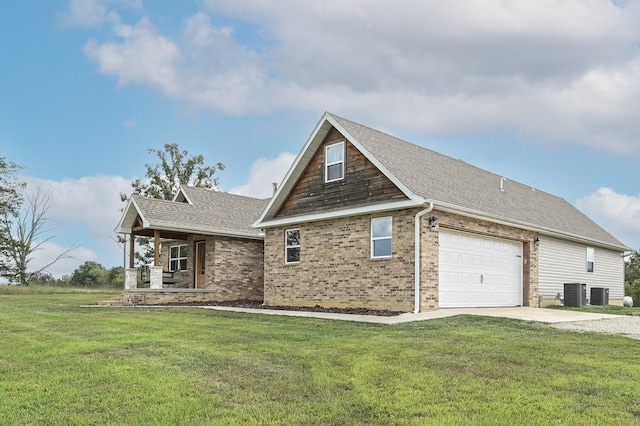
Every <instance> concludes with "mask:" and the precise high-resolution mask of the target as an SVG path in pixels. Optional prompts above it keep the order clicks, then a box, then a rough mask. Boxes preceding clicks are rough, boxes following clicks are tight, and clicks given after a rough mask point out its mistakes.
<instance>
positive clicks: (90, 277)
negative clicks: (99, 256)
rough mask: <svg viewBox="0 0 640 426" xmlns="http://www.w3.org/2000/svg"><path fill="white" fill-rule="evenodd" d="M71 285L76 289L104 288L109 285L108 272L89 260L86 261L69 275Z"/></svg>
mask: <svg viewBox="0 0 640 426" xmlns="http://www.w3.org/2000/svg"><path fill="white" fill-rule="evenodd" d="M71 284H72V285H74V286H76V287H106V286H107V285H109V271H108V270H107V269H106V268H105V267H104V266H102V265H101V264H99V263H98V262H94V261H91V260H87V261H86V262H84V263H83V264H82V265H80V266H78V268H77V269H76V270H75V271H73V273H72V274H71Z"/></svg>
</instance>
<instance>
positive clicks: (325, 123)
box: [252, 112, 425, 228]
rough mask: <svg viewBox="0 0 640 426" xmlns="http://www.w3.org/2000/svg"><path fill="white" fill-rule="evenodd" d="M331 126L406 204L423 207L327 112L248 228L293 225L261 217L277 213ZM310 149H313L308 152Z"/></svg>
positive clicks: (420, 198)
mask: <svg viewBox="0 0 640 426" xmlns="http://www.w3.org/2000/svg"><path fill="white" fill-rule="evenodd" d="M332 126H333V127H334V128H335V129H336V130H337V131H338V132H340V133H341V134H342V136H344V138H345V139H346V141H348V142H350V143H351V144H352V145H353V146H354V147H355V148H356V149H357V150H358V151H360V153H361V154H362V155H364V156H365V158H367V159H368V160H369V161H370V162H371V163H372V164H373V165H374V166H375V167H377V168H378V170H380V172H381V173H382V174H384V175H385V176H386V177H387V179H389V180H390V181H391V182H392V183H393V184H394V185H396V186H397V187H398V189H400V191H402V193H403V194H404V195H405V196H406V197H407V198H409V200H411V202H412V204H411V205H410V206H411V207H413V206H416V205H422V204H424V202H425V200H424V198H423V197H420V196H418V195H416V194H414V193H413V192H411V191H410V190H409V188H407V187H406V186H405V185H404V184H403V183H402V182H400V180H399V179H398V178H396V177H395V176H394V175H393V174H392V173H391V172H390V171H389V170H387V168H386V167H384V166H383V165H382V164H381V163H380V162H379V161H378V160H377V159H376V158H375V157H374V156H373V155H372V154H371V153H370V152H369V151H367V150H366V149H364V147H363V146H362V145H361V144H360V143H359V142H358V141H357V140H356V139H355V138H354V137H353V136H351V134H349V132H347V130H346V129H345V128H344V127H342V126H341V125H340V124H339V123H338V122H337V121H336V120H335V119H334V118H333V117H332V116H331V114H329V113H328V112H325V113H324V115H323V116H322V118H321V119H320V121H319V122H318V124H317V125H316V127H315V128H314V130H313V132H312V133H311V136H310V137H309V139H307V142H306V143H305V145H304V147H303V148H302V150H301V151H300V153H299V154H298V156H297V157H296V159H295V161H294V162H293V164H292V165H291V168H289V171H288V172H287V174H286V175H285V177H284V179H283V180H282V183H281V184H280V185H279V186H278V189H277V191H276V193H275V194H274V196H273V198H272V199H271V201H269V204H268V205H267V207H266V208H265V209H264V210H263V212H262V214H261V215H260V217H259V218H258V220H256V221H255V222H254V223H253V225H252V226H253V227H254V228H265V227H269V226H274V225H273V224H274V223H279V222H280V220H284V221H285V222H283V223H293V222H288V221H287V219H275V220H274V219H269V220H265V218H266V217H269V216H273V215H275V214H276V213H277V209H278V208H280V207H281V206H282V205H283V203H284V202H285V201H286V197H287V196H288V194H289V192H290V191H291V190H292V189H293V186H294V185H295V184H296V182H297V181H298V178H299V177H300V175H302V173H303V172H304V170H305V168H306V166H307V165H308V164H309V162H310V161H311V160H312V159H313V157H314V154H315V151H316V150H317V148H318V147H319V146H320V145H321V144H322V141H323V139H324V136H326V134H327V133H328V132H329V130H330V129H331V127H332ZM312 147H313V148H314V149H311V148H312ZM345 156H346V144H345ZM350 210H351V209H350ZM374 211H376V210H374ZM351 214H352V213H347V214H340V215H338V216H327V218H329V217H341V216H349V215H351ZM304 217H305V218H306V217H315V215H308V216H306V215H305V216H304ZM321 218H322V214H321ZM321 218H320V219H321ZM320 219H314V220H320ZM305 220H306V219H305Z"/></svg>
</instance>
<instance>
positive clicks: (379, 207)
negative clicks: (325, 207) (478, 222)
mask: <svg viewBox="0 0 640 426" xmlns="http://www.w3.org/2000/svg"><path fill="white" fill-rule="evenodd" d="M423 204H424V202H423V201H422V200H418V201H416V200H406V201H396V202H393V203H386V204H375V205H371V206H363V207H353V208H350V209H344V210H336V211H330V212H324V213H315V214H308V215H301V216H289V217H282V218H278V219H273V220H268V221H266V222H262V223H256V224H254V227H255V226H259V227H260V228H263V229H264V228H272V227H274V226H282V225H289V224H292V223H305V222H314V221H317V220H326V219H335V218H339V217H346V216H356V215H361V214H370V213H380V212H386V211H390V210H398V209H405V208H411V207H419V206H421V205H423Z"/></svg>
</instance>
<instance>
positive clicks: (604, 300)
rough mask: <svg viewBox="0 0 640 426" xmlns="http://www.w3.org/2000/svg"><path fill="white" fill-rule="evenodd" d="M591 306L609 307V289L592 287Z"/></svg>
mask: <svg viewBox="0 0 640 426" xmlns="http://www.w3.org/2000/svg"><path fill="white" fill-rule="evenodd" d="M589 303H590V304H591V305H594V306H595V305H598V306H607V305H608V304H609V289H608V288H603V287H591V297H590V299H589Z"/></svg>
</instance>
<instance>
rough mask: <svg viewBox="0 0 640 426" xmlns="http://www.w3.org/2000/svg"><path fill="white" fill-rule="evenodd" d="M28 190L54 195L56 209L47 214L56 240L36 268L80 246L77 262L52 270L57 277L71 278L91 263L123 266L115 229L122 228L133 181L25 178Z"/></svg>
mask: <svg viewBox="0 0 640 426" xmlns="http://www.w3.org/2000/svg"><path fill="white" fill-rule="evenodd" d="M22 179H23V180H24V181H25V182H27V188H29V187H36V186H39V187H41V188H42V189H43V190H48V191H50V193H51V198H52V204H53V206H52V207H51V209H50V210H49V212H48V214H47V218H48V226H47V229H50V230H51V231H50V232H47V233H46V234H45V235H43V236H42V237H43V238H47V237H52V238H51V240H50V241H49V242H47V243H46V244H45V245H44V246H43V250H40V251H39V252H37V253H36V257H35V259H34V265H42V264H46V262H47V261H50V260H52V259H53V258H55V256H57V255H58V254H60V253H61V252H62V251H64V249H65V248H68V247H71V246H77V249H75V250H74V251H73V257H74V258H73V259H68V260H65V261H62V262H60V263H59V264H56V265H55V266H54V267H52V268H50V269H49V270H50V271H51V272H52V273H54V272H53V271H56V272H55V273H54V274H56V276H59V275H63V274H66V275H69V274H71V273H72V272H73V270H74V269H75V268H76V267H77V266H78V265H80V264H82V263H84V262H85V261H87V260H92V261H96V262H99V263H101V264H102V265H103V266H105V267H107V268H110V267H112V266H119V265H121V264H122V248H121V247H119V246H118V245H117V244H116V243H115V242H114V240H113V239H114V238H115V234H114V233H113V229H114V228H115V227H116V225H117V224H118V221H119V220H120V217H121V215H122V212H121V211H120V209H122V208H123V207H124V204H123V203H122V202H121V201H120V193H127V194H128V193H130V192H131V180H128V179H125V178H123V177H120V176H88V177H82V178H80V179H62V180H60V181H54V180H46V179H38V178H34V177H29V176H26V177H22Z"/></svg>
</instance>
